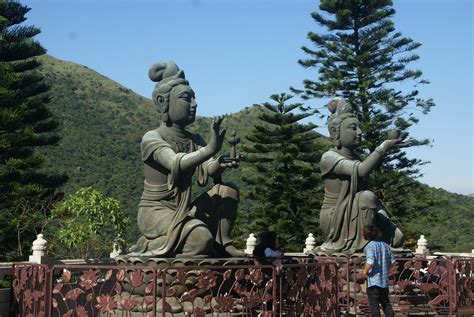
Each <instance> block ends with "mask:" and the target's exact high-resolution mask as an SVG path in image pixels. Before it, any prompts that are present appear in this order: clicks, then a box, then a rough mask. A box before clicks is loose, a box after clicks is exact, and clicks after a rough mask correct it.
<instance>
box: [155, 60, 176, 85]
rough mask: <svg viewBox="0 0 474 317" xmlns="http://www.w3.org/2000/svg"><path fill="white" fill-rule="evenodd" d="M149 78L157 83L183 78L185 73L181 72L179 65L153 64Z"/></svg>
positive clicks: (168, 63)
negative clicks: (168, 79)
mask: <svg viewBox="0 0 474 317" xmlns="http://www.w3.org/2000/svg"><path fill="white" fill-rule="evenodd" d="M148 77H150V79H151V80H152V81H154V82H156V83H158V82H160V81H162V80H165V79H167V78H183V79H184V72H183V71H182V70H179V67H178V65H176V64H175V63H173V62H164V63H157V64H153V65H151V67H150V70H149V71H148Z"/></svg>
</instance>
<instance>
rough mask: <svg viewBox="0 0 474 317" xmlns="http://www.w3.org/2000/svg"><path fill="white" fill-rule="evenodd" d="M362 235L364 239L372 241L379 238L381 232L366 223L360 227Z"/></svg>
mask: <svg viewBox="0 0 474 317" xmlns="http://www.w3.org/2000/svg"><path fill="white" fill-rule="evenodd" d="M362 235H363V236H364V239H365V240H367V241H373V240H377V239H378V238H380V237H381V236H382V233H381V232H380V229H379V228H377V227H376V226H374V225H368V226H365V227H364V228H363V229H362Z"/></svg>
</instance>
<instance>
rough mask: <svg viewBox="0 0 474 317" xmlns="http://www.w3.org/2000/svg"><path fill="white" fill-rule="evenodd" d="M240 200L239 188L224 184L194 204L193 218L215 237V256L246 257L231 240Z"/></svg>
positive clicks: (202, 196)
mask: <svg viewBox="0 0 474 317" xmlns="http://www.w3.org/2000/svg"><path fill="white" fill-rule="evenodd" d="M239 200H240V195H239V190H238V189H237V187H236V186H235V185H234V184H232V183H223V184H216V185H214V186H213V187H212V188H211V189H210V190H209V191H207V192H206V193H204V194H202V195H200V196H199V197H197V198H196V200H195V201H194V202H193V206H194V208H193V211H194V214H193V216H194V217H195V218H197V219H200V220H201V221H203V222H204V223H205V224H206V225H207V227H208V228H209V230H210V232H211V234H212V236H213V237H214V248H213V252H212V253H213V255H214V256H218V257H225V256H229V255H230V256H244V252H242V251H239V250H237V249H236V248H235V247H234V245H233V240H232V238H231V232H232V228H233V224H234V222H235V219H236V217H237V208H238V204H239Z"/></svg>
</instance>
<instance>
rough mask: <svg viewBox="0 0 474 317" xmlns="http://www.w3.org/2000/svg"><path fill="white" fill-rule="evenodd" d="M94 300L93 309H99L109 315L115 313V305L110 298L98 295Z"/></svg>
mask: <svg viewBox="0 0 474 317" xmlns="http://www.w3.org/2000/svg"><path fill="white" fill-rule="evenodd" d="M96 299H97V305H95V308H99V309H100V310H101V311H102V312H103V313H109V314H113V313H115V308H117V303H116V302H115V301H114V299H113V297H112V296H110V295H107V296H104V295H100V296H97V297H96Z"/></svg>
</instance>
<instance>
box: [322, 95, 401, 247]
mask: <svg viewBox="0 0 474 317" xmlns="http://www.w3.org/2000/svg"><path fill="white" fill-rule="evenodd" d="M328 108H329V111H330V112H331V113H332V114H331V115H330V117H329V118H328V129H329V134H330V138H331V140H332V141H333V143H334V145H335V147H334V148H332V149H330V150H329V151H327V152H325V153H324V154H323V156H322V158H321V162H320V168H321V172H322V174H321V176H322V178H323V180H324V184H325V193H324V201H323V205H322V207H321V213H320V227H321V229H322V231H323V233H324V234H325V236H326V241H325V242H324V243H323V244H322V245H321V246H320V247H318V248H317V250H318V251H322V252H325V253H329V254H331V253H335V252H344V253H348V254H351V253H356V252H361V251H362V250H363V248H364V246H365V245H366V244H367V242H368V241H366V240H365V239H364V237H363V236H362V228H363V227H364V226H366V225H370V224H376V225H377V226H378V227H379V228H380V229H381V231H382V232H383V239H384V240H385V241H386V242H387V243H389V244H391V245H392V246H393V247H400V246H402V244H403V242H404V237H403V234H402V232H401V231H400V229H398V228H397V227H396V226H395V225H394V224H393V223H392V222H391V221H390V220H389V219H388V217H387V214H386V213H385V212H384V211H383V210H380V208H379V206H380V204H379V201H378V199H377V197H376V196H375V194H374V193H373V192H371V191H369V190H367V185H366V178H367V176H368V175H369V173H370V172H371V171H372V170H373V169H375V168H376V167H377V166H379V165H380V163H381V162H382V159H383V157H384V155H385V154H386V152H387V151H389V150H390V149H392V148H395V147H406V146H409V145H410V144H409V143H407V142H403V139H404V137H405V135H403V134H402V135H401V134H400V133H392V135H391V137H392V138H390V139H388V140H386V141H384V142H382V144H380V145H379V146H378V147H377V148H376V149H375V151H374V152H372V153H370V154H369V155H368V156H367V157H366V158H365V159H364V160H361V158H360V157H359V156H358V154H357V153H356V149H357V148H358V146H359V145H360V143H361V135H362V133H361V130H360V127H359V121H358V120H357V118H356V116H355V114H354V113H353V112H352V108H351V106H350V105H349V104H348V103H347V102H346V101H345V100H344V99H342V98H334V99H333V100H331V101H330V102H329V104H328Z"/></svg>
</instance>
